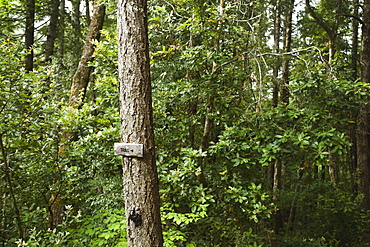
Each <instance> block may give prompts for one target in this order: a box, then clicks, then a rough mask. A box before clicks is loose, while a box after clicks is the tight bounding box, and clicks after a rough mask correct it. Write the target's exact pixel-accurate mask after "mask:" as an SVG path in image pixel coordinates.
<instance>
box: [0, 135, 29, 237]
mask: <svg viewBox="0 0 370 247" xmlns="http://www.w3.org/2000/svg"><path fill="white" fill-rule="evenodd" d="M0 152H1V156H2V163H3V164H4V174H5V181H6V184H7V187H8V190H9V195H10V198H11V199H12V203H13V210H14V214H15V222H16V224H17V228H18V233H19V238H20V239H23V237H24V230H23V223H22V216H21V212H20V210H19V206H18V202H17V199H16V198H15V193H14V190H13V183H12V178H11V168H10V167H9V163H8V157H7V152H6V150H5V146H4V142H3V134H0Z"/></svg>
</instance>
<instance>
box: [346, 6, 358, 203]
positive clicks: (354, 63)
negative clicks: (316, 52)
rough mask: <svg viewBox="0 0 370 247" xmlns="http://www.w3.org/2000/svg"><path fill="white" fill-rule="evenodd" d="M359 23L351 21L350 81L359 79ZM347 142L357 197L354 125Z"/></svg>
mask: <svg viewBox="0 0 370 247" xmlns="http://www.w3.org/2000/svg"><path fill="white" fill-rule="evenodd" d="M358 14H359V0H354V1H353V15H354V16H356V17H357V16H358ZM358 29H359V21H358V20H357V19H355V18H353V19H352V48H351V65H350V66H351V67H350V69H351V71H352V76H351V77H352V78H351V79H352V80H353V81H356V80H357V79H358V77H359V75H358V61H359V55H358V31H359V30H358ZM355 117H356V113H354V111H353V110H350V111H349V118H350V119H354V118H355ZM348 132H349V134H348V135H349V141H350V142H351V144H352V145H351V147H350V148H349V172H350V177H351V187H352V192H353V194H354V195H355V196H354V197H356V196H357V183H356V170H357V140H356V125H355V124H351V125H350V127H349V131H348Z"/></svg>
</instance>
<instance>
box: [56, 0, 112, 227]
mask: <svg viewBox="0 0 370 247" xmlns="http://www.w3.org/2000/svg"><path fill="white" fill-rule="evenodd" d="M104 17H105V5H104V4H102V3H97V4H96V5H94V10H93V17H92V20H91V23H90V26H89V30H88V34H87V37H86V41H85V45H84V48H83V51H82V57H81V60H80V63H79V66H78V68H77V71H76V73H75V74H74V76H73V78H72V86H71V92H70V96H69V104H68V108H69V110H70V111H76V110H77V109H79V108H80V107H81V106H82V103H83V100H84V97H85V94H86V89H87V86H88V82H89V78H90V73H91V70H92V67H90V66H89V62H91V61H92V60H93V54H94V50H95V47H94V44H93V41H94V40H99V38H100V30H101V29H102V27H103V22H104ZM71 115H72V116H73V114H71ZM73 134H74V133H73V132H71V131H68V130H67V131H64V132H63V133H62V140H63V141H64V142H66V141H68V140H70V139H71V137H72V136H73ZM66 148H67V147H66V145H61V146H60V147H59V150H58V156H59V157H61V156H63V155H64V153H65V150H66ZM60 183H61V182H60V181H56V184H58V187H60V186H61V184H60ZM62 210H63V198H62V195H61V191H58V192H56V191H55V192H54V193H53V194H52V196H51V198H50V207H49V227H50V228H56V227H58V225H60V224H61V222H62V216H61V212H62Z"/></svg>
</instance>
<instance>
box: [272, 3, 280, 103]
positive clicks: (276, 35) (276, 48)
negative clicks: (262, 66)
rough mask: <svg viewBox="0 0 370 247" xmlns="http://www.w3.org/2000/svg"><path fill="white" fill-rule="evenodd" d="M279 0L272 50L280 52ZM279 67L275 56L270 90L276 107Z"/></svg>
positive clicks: (277, 58)
mask: <svg viewBox="0 0 370 247" xmlns="http://www.w3.org/2000/svg"><path fill="white" fill-rule="evenodd" d="M280 8H281V6H280V0H277V2H276V4H275V18H274V47H273V49H274V52H275V53H277V54H278V53H279V52H280V28H281V12H280ZM280 67H281V63H280V59H279V57H278V56H277V57H276V58H275V62H274V68H273V81H274V83H273V84H274V88H273V91H272V107H277V106H278V103H279V88H280V87H279V82H278V81H279V80H278V76H279V70H280Z"/></svg>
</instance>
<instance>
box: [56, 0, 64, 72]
mask: <svg viewBox="0 0 370 247" xmlns="http://www.w3.org/2000/svg"><path fill="white" fill-rule="evenodd" d="M65 5H66V3H65V0H60V8H59V12H60V13H59V27H60V28H59V29H58V35H57V36H58V50H57V53H58V64H59V65H60V67H62V68H63V67H64V65H63V57H64V32H65V7H66V6H65Z"/></svg>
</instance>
